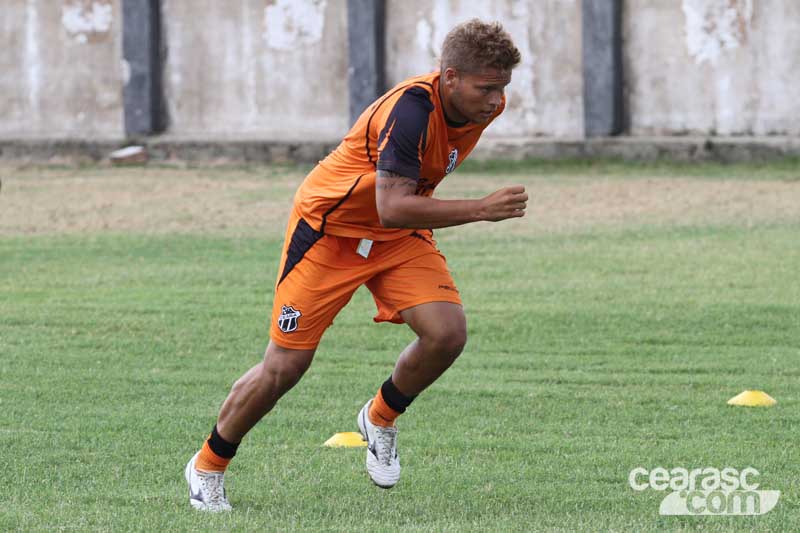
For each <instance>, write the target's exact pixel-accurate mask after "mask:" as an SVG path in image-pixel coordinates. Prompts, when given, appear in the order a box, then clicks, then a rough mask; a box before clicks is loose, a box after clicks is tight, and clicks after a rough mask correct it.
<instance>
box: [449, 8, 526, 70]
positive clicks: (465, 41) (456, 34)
mask: <svg viewBox="0 0 800 533" xmlns="http://www.w3.org/2000/svg"><path fill="white" fill-rule="evenodd" d="M520 57H521V56H520V53H519V50H518V49H517V47H516V46H515V45H514V42H513V41H512V40H511V36H510V35H509V34H508V33H507V32H506V31H505V30H504V29H503V25H502V24H500V23H499V22H483V21H481V20H479V19H472V20H469V21H467V22H464V23H462V24H459V25H458V26H456V27H455V28H453V29H452V30H450V32H449V33H448V34H447V36H446V37H445V38H444V44H442V57H441V61H440V68H441V70H442V72H444V70H445V69H447V68H454V69H456V70H457V71H459V72H463V73H474V72H478V71H480V70H482V69H484V68H496V69H499V70H511V69H513V68H514V67H516V66H517V65H519V62H520Z"/></svg>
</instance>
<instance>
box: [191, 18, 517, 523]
mask: <svg viewBox="0 0 800 533" xmlns="http://www.w3.org/2000/svg"><path fill="white" fill-rule="evenodd" d="M519 61H520V54H519V50H517V48H516V47H515V46H514V43H513V42H512V40H511V38H510V36H509V35H508V34H507V33H506V32H505V31H504V30H503V28H502V26H501V25H500V24H499V23H484V22H481V21H479V20H477V19H474V20H472V21H469V22H467V23H464V24H461V25H459V26H456V27H455V28H454V29H453V30H452V31H450V33H449V34H448V35H447V37H446V38H445V41H444V44H443V46H442V56H441V66H440V69H439V70H438V71H436V72H433V73H430V74H426V75H424V76H419V77H415V78H411V79H408V80H406V81H404V82H402V83H400V84H399V85H397V86H395V87H394V88H393V89H391V90H390V91H389V92H387V93H386V94H385V95H383V96H381V97H380V98H379V99H378V100H376V101H375V102H374V103H373V104H372V105H370V106H369V107H368V108H367V109H366V110H365V111H364V113H363V114H362V115H361V117H360V118H359V119H358V121H357V122H356V124H355V125H354V126H353V127H352V129H351V130H350V132H349V133H348V134H347V136H346V137H345V138H344V140H343V141H342V143H341V144H340V145H339V146H338V147H337V148H336V150H334V151H333V152H332V153H331V154H330V155H328V157H327V158H325V159H324V160H323V161H322V162H320V163H319V165H317V166H316V168H314V170H312V171H311V173H310V174H309V175H308V176H307V177H306V179H305V181H304V182H303V183H302V185H301V186H300V188H299V189H298V191H297V193H296V195H295V198H294V206H293V210H292V213H291V215H290V218H289V223H288V227H287V231H286V241H285V243H284V247H283V253H282V257H281V262H280V269H279V271H278V279H277V283H276V285H275V298H274V303H273V309H272V322H271V328H270V342H269V345H268V346H267V349H266V353H265V355H264V360H263V362H261V363H260V364H258V365H256V366H254V367H253V368H251V369H250V370H249V371H247V372H246V373H245V374H244V375H243V376H242V377H241V378H240V379H239V380H238V381H236V383H234V385H233V388H232V389H231V391H230V394H229V395H228V397H227V399H226V400H225V402H224V403H223V405H222V408H221V410H220V413H219V418H218V419H217V423H216V425H215V426H214V428H213V430H212V431H211V435H210V436H209V437H208V439H207V440H206V441H205V442H204V443H203V446H202V448H201V449H200V451H199V452H197V454H195V456H194V457H192V459H191V460H190V461H189V463H188V464H187V465H186V470H185V475H186V479H187V482H188V484H189V502H190V503H191V505H192V506H193V507H195V508H197V509H202V510H207V511H227V510H230V509H231V506H230V504H229V503H228V500H227V498H226V495H225V491H224V488H223V478H224V473H225V469H226V468H227V466H228V463H229V462H230V461H231V459H232V458H233V456H234V455H235V454H236V449H237V447H238V446H239V443H240V442H241V441H242V438H243V437H244V436H245V435H246V434H247V432H248V431H250V429H251V428H252V427H253V426H255V424H256V423H258V421H259V420H261V418H262V417H263V416H264V415H266V414H267V413H268V412H269V411H270V410H271V409H272V408H273V407H274V406H275V403H276V402H277V401H278V399H280V397H281V396H283V395H284V394H285V393H286V392H287V391H289V390H290V389H291V388H292V387H293V386H294V385H295V384H296V383H297V382H298V381H299V380H300V378H301V377H302V376H303V373H304V372H305V371H306V369H308V367H309V365H310V364H311V360H312V358H313V357H314V352H315V350H316V348H317V345H318V344H319V342H320V339H321V338H322V334H323V333H324V332H325V330H326V329H327V328H328V326H330V325H331V323H332V322H333V319H334V317H335V316H336V315H337V313H338V312H339V311H340V310H341V309H342V308H343V307H344V306H345V305H346V304H347V302H348V301H349V300H350V297H351V296H352V295H353V293H354V292H355V291H356V289H357V288H358V287H360V286H361V285H366V286H367V288H368V289H369V290H370V292H371V293H372V295H373V297H374V299H375V303H376V306H377V315H376V316H375V318H374V320H375V321H376V322H386V321H388V322H394V323H397V324H402V323H406V324H408V325H409V326H410V327H411V329H412V330H413V331H414V333H416V335H417V339H416V340H415V341H414V342H412V343H411V344H410V345H409V346H408V347H406V349H405V350H403V352H402V353H401V354H400V357H399V359H398V360H397V364H396V366H395V367H394V371H393V372H392V374H391V375H390V376H389V378H388V379H387V380H386V381H385V382H384V383H383V384H382V385H381V386H380V387H379V388H378V391H377V393H376V395H375V397H374V398H372V399H370V400H369V401H367V403H366V405H364V407H363V408H362V409H361V412H360V413H359V414H358V418H357V422H358V427H359V430H360V431H361V434H362V436H363V437H364V439H365V440H366V441H367V443H368V446H367V459H366V466H367V473H368V474H369V477H370V478H371V479H372V481H373V482H374V483H375V484H376V485H378V486H380V487H383V488H390V487H392V486H394V485H395V484H396V483H397V482H398V480H399V479H400V459H399V456H398V454H397V428H396V426H395V419H396V418H397V417H398V416H399V415H401V414H402V413H403V412H405V410H406V409H407V408H408V406H409V405H411V402H413V401H414V399H415V398H416V397H417V395H419V394H420V393H421V392H422V391H423V390H425V389H426V388H427V387H428V386H430V385H431V384H432V383H433V382H434V381H436V379H437V378H438V377H439V376H440V375H441V374H442V373H443V372H444V371H445V370H446V369H447V368H448V367H449V366H450V365H451V364H452V363H453V361H455V359H456V358H457V357H458V356H459V354H460V353H461V350H462V349H463V348H464V344H465V343H466V341H467V333H466V332H467V326H466V319H465V317H464V312H463V309H462V306H461V298H460V297H459V293H458V290H457V289H456V284H455V282H454V281H453V279H452V277H451V275H450V272H449V270H448V269H447V264H446V262H445V258H444V256H443V255H442V254H441V252H439V250H438V249H437V247H436V242H435V241H434V239H433V232H432V229H434V228H444V227H449V226H458V225H461V224H467V223H469V222H476V221H482V220H485V221H500V220H505V219H508V218H515V217H521V216H523V215H524V214H525V207H526V202H527V200H528V196H527V194H526V193H525V189H524V188H523V187H522V186H514V187H506V188H502V189H499V190H497V191H496V192H494V193H492V194H490V195H488V196H486V197H484V198H482V199H479V200H439V199H434V198H433V197H432V196H433V191H434V189H435V188H436V186H437V185H438V184H439V182H440V181H441V180H442V179H444V177H445V176H446V175H447V174H449V173H450V172H452V171H453V170H454V169H455V168H456V167H458V165H459V164H460V163H461V162H462V161H463V160H464V159H465V158H466V157H467V156H468V155H469V153H470V152H471V151H472V149H473V148H474V147H475V144H476V143H477V142H478V139H479V138H480V136H481V133H482V132H483V130H484V129H485V128H486V127H487V126H488V125H489V124H490V123H491V122H492V121H493V120H494V119H495V118H496V117H497V116H498V115H499V114H500V113H502V112H503V109H504V107H505V96H504V90H505V87H506V86H507V85H508V84H509V82H510V81H511V71H512V69H513V68H514V67H516V66H517V65H518V64H519Z"/></svg>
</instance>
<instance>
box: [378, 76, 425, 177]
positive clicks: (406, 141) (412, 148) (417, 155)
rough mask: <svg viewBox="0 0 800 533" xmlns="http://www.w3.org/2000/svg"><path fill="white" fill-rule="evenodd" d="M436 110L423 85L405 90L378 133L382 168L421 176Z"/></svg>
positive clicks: (379, 160) (407, 174)
mask: <svg viewBox="0 0 800 533" xmlns="http://www.w3.org/2000/svg"><path fill="white" fill-rule="evenodd" d="M433 109H434V107H433V102H431V100H430V96H429V93H428V91H426V90H425V89H423V88H422V87H410V88H409V89H407V90H406V91H405V92H404V93H403V95H402V96H401V97H400V98H399V99H398V100H397V103H396V104H395V105H394V107H393V108H392V110H391V112H390V113H389V118H388V119H387V120H386V122H385V126H384V128H383V130H382V131H381V133H380V135H379V136H378V147H379V150H380V154H379V157H378V165H377V168H378V170H386V171H389V172H395V173H397V174H400V175H402V176H405V177H408V178H413V179H419V174H420V165H421V160H422V153H423V152H424V151H425V145H426V143H427V140H428V139H427V136H428V118H429V117H430V114H431V111H433ZM387 136H388V138H387ZM384 143H385V144H384Z"/></svg>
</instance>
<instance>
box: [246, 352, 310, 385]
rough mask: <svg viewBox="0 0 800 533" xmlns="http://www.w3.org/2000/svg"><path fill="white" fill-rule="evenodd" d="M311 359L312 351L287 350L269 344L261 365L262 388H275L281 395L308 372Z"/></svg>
mask: <svg viewBox="0 0 800 533" xmlns="http://www.w3.org/2000/svg"><path fill="white" fill-rule="evenodd" d="M313 357H314V350H289V349H286V348H281V347H279V346H277V345H274V344H271V345H270V346H269V347H268V348H267V352H266V353H265V354H264V362H263V363H262V365H261V374H260V376H259V378H260V382H261V385H262V387H267V388H269V389H276V388H277V389H278V390H280V391H281V393H282V392H285V391H286V390H288V389H290V388H292V387H293V386H294V385H295V384H296V383H297V382H298V381H300V378H302V377H303V374H305V372H306V370H308V367H309V366H310V365H311V360H312V359H313Z"/></svg>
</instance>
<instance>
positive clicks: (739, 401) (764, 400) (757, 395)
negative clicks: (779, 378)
mask: <svg viewBox="0 0 800 533" xmlns="http://www.w3.org/2000/svg"><path fill="white" fill-rule="evenodd" d="M776 403H778V402H777V401H775V398H773V397H772V396H770V395H769V394H767V393H766V392H763V391H760V390H746V391H744V392H743V393H741V394H737V395H736V396H734V397H733V398H731V399H730V400H728V405H740V406H745V407H770V406H773V405H775V404H776Z"/></svg>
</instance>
